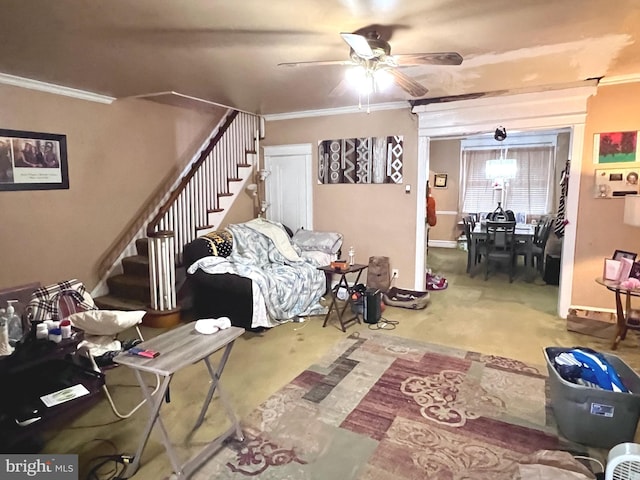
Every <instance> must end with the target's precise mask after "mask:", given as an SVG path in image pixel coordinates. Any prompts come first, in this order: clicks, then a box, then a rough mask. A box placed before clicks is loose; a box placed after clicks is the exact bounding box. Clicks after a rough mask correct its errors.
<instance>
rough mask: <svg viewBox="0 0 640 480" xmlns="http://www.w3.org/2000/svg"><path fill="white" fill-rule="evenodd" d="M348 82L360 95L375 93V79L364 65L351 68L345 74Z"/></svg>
mask: <svg viewBox="0 0 640 480" xmlns="http://www.w3.org/2000/svg"><path fill="white" fill-rule="evenodd" d="M345 75H346V77H347V80H348V82H349V83H350V84H351V85H352V86H353V88H354V89H355V90H356V91H357V92H358V93H359V94H360V95H369V94H371V93H373V88H374V78H373V76H372V74H371V72H370V71H369V70H367V69H366V68H365V67H363V66H362V65H358V66H356V67H353V68H349V69H348V70H347V71H346V73H345Z"/></svg>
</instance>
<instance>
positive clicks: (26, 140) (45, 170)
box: [0, 129, 69, 191]
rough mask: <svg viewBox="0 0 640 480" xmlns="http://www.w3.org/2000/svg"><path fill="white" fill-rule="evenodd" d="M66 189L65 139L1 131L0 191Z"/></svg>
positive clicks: (67, 185) (59, 136)
mask: <svg viewBox="0 0 640 480" xmlns="http://www.w3.org/2000/svg"><path fill="white" fill-rule="evenodd" d="M68 188H69V172H68V166H67V137H66V135H59V134H54V133H38V132H27V131H21V130H4V129H0V191H3V190H55V189H68Z"/></svg>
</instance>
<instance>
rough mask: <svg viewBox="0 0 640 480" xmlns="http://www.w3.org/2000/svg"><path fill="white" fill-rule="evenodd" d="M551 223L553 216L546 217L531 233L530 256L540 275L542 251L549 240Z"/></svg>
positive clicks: (542, 268)
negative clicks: (532, 233)
mask: <svg viewBox="0 0 640 480" xmlns="http://www.w3.org/2000/svg"><path fill="white" fill-rule="evenodd" d="M552 223H553V217H546V218H545V219H544V221H543V223H542V224H541V225H539V227H538V228H536V231H535V233H534V235H533V245H531V258H533V264H534V266H535V267H536V268H537V269H538V271H539V272H540V274H541V275H543V274H544V251H545V248H546V246H547V241H548V240H549V234H550V233H551V225H552Z"/></svg>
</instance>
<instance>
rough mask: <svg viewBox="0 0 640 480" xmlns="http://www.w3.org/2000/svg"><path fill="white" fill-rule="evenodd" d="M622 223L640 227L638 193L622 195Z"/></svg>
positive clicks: (639, 198)
mask: <svg viewBox="0 0 640 480" xmlns="http://www.w3.org/2000/svg"><path fill="white" fill-rule="evenodd" d="M624 223H626V224H627V225H633V226H634V227H640V195H625V196H624Z"/></svg>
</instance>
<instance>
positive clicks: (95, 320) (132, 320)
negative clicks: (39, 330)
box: [67, 310, 147, 335]
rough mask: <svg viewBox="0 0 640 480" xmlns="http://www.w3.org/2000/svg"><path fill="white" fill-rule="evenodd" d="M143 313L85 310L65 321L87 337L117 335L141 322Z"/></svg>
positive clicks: (135, 311) (137, 311)
mask: <svg viewBox="0 0 640 480" xmlns="http://www.w3.org/2000/svg"><path fill="white" fill-rule="evenodd" d="M145 313H147V312H145V311H144V310H133V311H124V310H87V311H86V312H78V313H74V314H72V315H69V316H68V317H67V320H69V321H70V322H71V325H73V326H74V327H76V328H79V329H81V330H84V331H85V333H87V334H89V335H117V334H118V333H120V332H122V331H124V330H126V329H128V328H131V327H133V326H135V325H138V324H139V323H140V322H142V317H144V314H145Z"/></svg>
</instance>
